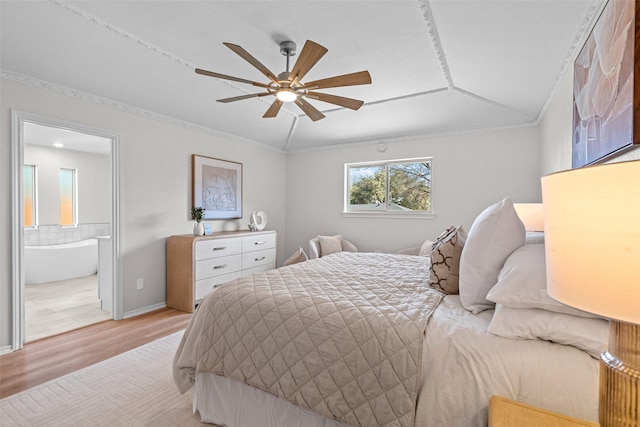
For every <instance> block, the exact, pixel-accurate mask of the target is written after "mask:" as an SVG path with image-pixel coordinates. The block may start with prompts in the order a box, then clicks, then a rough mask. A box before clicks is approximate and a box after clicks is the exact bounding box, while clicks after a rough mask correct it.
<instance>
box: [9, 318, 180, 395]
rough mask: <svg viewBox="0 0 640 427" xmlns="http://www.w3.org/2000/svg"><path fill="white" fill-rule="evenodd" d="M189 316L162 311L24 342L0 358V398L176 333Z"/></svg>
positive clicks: (109, 321) (108, 321)
mask: <svg viewBox="0 0 640 427" xmlns="http://www.w3.org/2000/svg"><path fill="white" fill-rule="evenodd" d="M191 315H192V314H191V313H184V312H182V311H178V310H174V309H171V308H165V309H161V310H157V311H154V312H152V313H147V314H144V315H141V316H136V317H132V318H130V319H125V320H118V321H116V320H107V321H104V322H101V323H97V324H95V325H90V326H86V327H84V328H81V329H77V330H74V331H70V332H66V333H63V334H60V335H56V336H54V337H49V338H44V339H41V340H37V341H33V342H30V343H27V344H25V346H24V348H23V349H22V350H19V351H14V352H13V353H9V354H5V355H2V356H0V398H4V397H7V396H10V395H12V394H15V393H18V392H20V391H23V390H26V389H28V388H31V387H34V386H36V385H39V384H42V383H45V382H47V381H50V380H52V379H55V378H58V377H61V376H63V375H66V374H68V373H70V372H73V371H77V370H78V369H82V368H84V367H87V366H90V365H93V364H95V363H98V362H101V361H103V360H106V359H109V358H111V357H114V356H117V355H118V354H120V353H124V352H126V351H129V350H131V349H133V348H136V347H139V346H141V345H144V344H147V343H149V342H151V341H154V340H156V339H159V338H162V337H165V336H167V335H171V334H173V333H174V332H178V331H180V330H182V329H184V328H186V326H187V324H188V323H189V320H190V319H191Z"/></svg>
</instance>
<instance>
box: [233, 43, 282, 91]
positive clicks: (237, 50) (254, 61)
mask: <svg viewBox="0 0 640 427" xmlns="http://www.w3.org/2000/svg"><path fill="white" fill-rule="evenodd" d="M222 44H224V45H225V46H226V47H228V48H229V49H231V50H232V51H234V52H235V53H237V54H238V55H240V57H242V59H244V60H245V61H247V62H248V63H249V64H251V65H253V66H254V67H256V68H257V69H258V71H260V72H261V73H262V74H264V75H265V76H267V77H269V79H271V81H272V82H274V83H278V78H277V77H276V75H275V74H273V73H272V72H271V71H269V69H268V68H267V67H265V66H264V65H263V64H262V62H260V61H258V60H257V59H256V58H254V57H253V56H252V55H251V54H250V53H249V52H247V51H246V50H244V49H243V48H242V47H240V46H238V45H237V44H233V43H227V42H224V43H222Z"/></svg>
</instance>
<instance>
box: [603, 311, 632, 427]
mask: <svg viewBox="0 0 640 427" xmlns="http://www.w3.org/2000/svg"><path fill="white" fill-rule="evenodd" d="M599 412H600V426H601V427H640V325H636V324H632V323H626V322H620V321H618V320H610V321H609V349H608V350H607V351H605V352H603V353H602V355H601V356H600V411H599Z"/></svg>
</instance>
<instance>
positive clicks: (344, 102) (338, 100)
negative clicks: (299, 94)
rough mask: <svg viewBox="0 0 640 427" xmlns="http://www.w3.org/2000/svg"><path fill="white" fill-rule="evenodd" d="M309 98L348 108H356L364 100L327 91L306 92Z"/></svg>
mask: <svg viewBox="0 0 640 427" xmlns="http://www.w3.org/2000/svg"><path fill="white" fill-rule="evenodd" d="M306 96H308V97H310V98H314V99H317V100H318V101H322V102H328V103H330V104H335V105H339V106H341V107H346V108H350V109H352V110H358V109H360V107H362V105H363V104H364V101H360V100H357V99H352V98H345V97H343V96H337V95H329V94H327V93H321V92H312V91H309V92H307V95H306Z"/></svg>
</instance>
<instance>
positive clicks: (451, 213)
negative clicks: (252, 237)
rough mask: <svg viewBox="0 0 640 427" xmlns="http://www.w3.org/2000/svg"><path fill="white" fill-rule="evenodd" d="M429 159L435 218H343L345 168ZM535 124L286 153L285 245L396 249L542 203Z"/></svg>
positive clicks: (296, 246) (306, 250)
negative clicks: (496, 208)
mask: <svg viewBox="0 0 640 427" xmlns="http://www.w3.org/2000/svg"><path fill="white" fill-rule="evenodd" d="M430 156H432V157H433V166H432V182H433V204H432V206H433V210H434V212H435V213H436V218H435V219H393V218H380V219H377V218H353V217H349V218H346V217H343V216H342V214H341V212H342V208H343V197H344V164H345V163H351V162H363V161H376V160H390V159H405V158H411V157H430ZM537 156H538V130H537V127H527V128H518V129H509V130H501V131H487V132H478V133H470V134H462V135H455V136H445V137H438V138H422V139H415V140H411V141H403V142H390V143H388V144H387V150H386V151H385V152H383V153H380V152H378V151H377V150H376V144H372V145H359V146H352V147H346V148H336V149H327V150H322V151H309V152H301V153H292V154H289V155H288V156H287V187H286V193H287V245H286V251H287V253H288V254H290V253H292V252H293V251H294V250H296V249H297V248H298V247H299V246H302V247H303V249H304V250H305V252H308V249H307V248H308V241H309V239H310V238H312V237H314V236H316V235H318V234H322V235H327V234H342V235H343V236H344V237H345V238H347V239H349V240H351V241H352V242H353V243H354V244H355V245H356V246H358V249H360V250H361V251H382V252H396V251H398V250H400V249H402V248H406V247H411V246H417V245H420V244H422V242H423V241H424V240H425V239H434V238H435V237H437V236H438V235H439V234H440V232H442V231H443V230H444V229H445V228H446V227H447V226H449V225H451V224H463V226H464V227H465V229H467V230H468V229H469V227H470V226H471V224H472V222H473V220H474V219H475V217H476V216H477V214H478V213H480V212H481V211H482V210H483V209H484V208H486V207H487V206H489V205H490V204H492V203H494V202H497V201H498V200H501V199H502V198H503V197H506V196H510V197H511V198H512V199H513V201H514V202H539V201H540V200H541V194H540V183H539V174H538V162H537Z"/></svg>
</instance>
